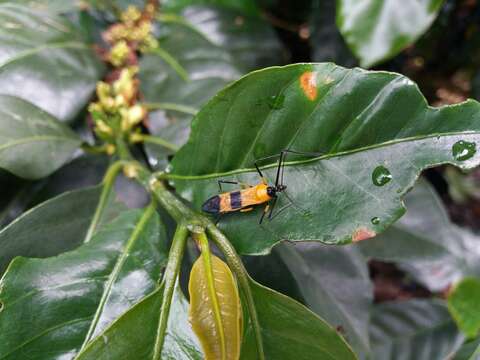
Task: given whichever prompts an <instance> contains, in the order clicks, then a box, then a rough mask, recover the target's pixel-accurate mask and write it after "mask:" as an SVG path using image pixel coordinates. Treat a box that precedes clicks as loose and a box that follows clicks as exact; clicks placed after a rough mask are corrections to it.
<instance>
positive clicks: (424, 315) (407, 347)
mask: <svg viewBox="0 0 480 360" xmlns="http://www.w3.org/2000/svg"><path fill="white" fill-rule="evenodd" d="M370 334H371V339H372V347H373V352H374V357H373V358H374V359H379V360H380V359H382V360H383V359H389V360H397V359H398V360H400V359H415V360H445V359H447V358H449V356H451V354H452V353H453V352H455V351H456V350H457V349H458V348H459V347H460V345H461V344H462V341H463V337H462V336H461V335H460V334H459V333H458V331H457V329H456V327H455V324H454V322H453V320H452V318H451V317H450V315H449V314H448V311H447V308H446V306H445V305H444V304H443V302H440V301H438V300H419V299H416V300H408V301H403V302H391V303H383V304H379V305H377V306H376V307H375V309H374V312H373V315H372V327H371V332H370Z"/></svg>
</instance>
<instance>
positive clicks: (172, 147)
mask: <svg viewBox="0 0 480 360" xmlns="http://www.w3.org/2000/svg"><path fill="white" fill-rule="evenodd" d="M137 137H138V139H139V141H143V142H146V143H151V144H156V145H160V146H163V147H164V148H166V149H168V150H171V151H173V152H177V151H178V147H177V146H176V145H174V144H172V143H170V142H168V141H167V140H164V139H162V138H160V137H158V136H152V135H145V134H138V135H137Z"/></svg>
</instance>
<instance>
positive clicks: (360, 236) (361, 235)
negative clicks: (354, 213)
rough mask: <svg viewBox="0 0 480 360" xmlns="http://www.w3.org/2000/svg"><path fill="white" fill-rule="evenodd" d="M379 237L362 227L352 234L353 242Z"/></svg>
mask: <svg viewBox="0 0 480 360" xmlns="http://www.w3.org/2000/svg"><path fill="white" fill-rule="evenodd" d="M375 235H377V233H376V232H375V231H373V230H370V229H367V228H366V227H361V228H358V229H357V230H355V231H354V232H353V234H352V241H353V242H359V241H362V240H367V239H370V238H372V237H374V236H375Z"/></svg>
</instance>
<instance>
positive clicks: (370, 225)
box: [166, 64, 480, 254]
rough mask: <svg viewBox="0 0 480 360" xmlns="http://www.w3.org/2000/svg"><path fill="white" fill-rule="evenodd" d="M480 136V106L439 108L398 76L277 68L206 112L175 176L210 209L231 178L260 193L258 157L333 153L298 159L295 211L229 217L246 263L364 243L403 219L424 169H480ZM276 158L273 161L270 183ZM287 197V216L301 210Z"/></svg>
mask: <svg viewBox="0 0 480 360" xmlns="http://www.w3.org/2000/svg"><path fill="white" fill-rule="evenodd" d="M272 99H275V105H274V106H272ZM479 131H480V105H479V104H478V103H477V102H476V101H467V102H465V103H462V104H459V105H455V106H446V107H443V108H436V109H435V108H431V107H428V106H427V103H426V101H425V99H424V97H423V96H422V95H421V93H420V92H419V90H418V88H417V86H416V85H415V84H414V83H412V82H411V81H410V80H408V79H407V78H405V77H403V76H401V75H398V74H394V73H387V72H367V71H363V70H361V69H353V70H347V69H344V68H341V67H338V66H335V65H333V64H296V65H290V66H286V67H274V68H268V69H265V70H260V71H256V72H253V73H251V74H249V75H247V76H245V77H244V78H242V79H241V80H239V81H238V82H236V83H234V84H232V85H230V86H229V87H227V88H226V89H224V90H222V91H221V92H220V93H219V94H217V96H216V97H215V98H213V99H212V100H211V101H210V102H209V103H208V104H207V105H206V106H205V107H203V109H202V110H201V111H200V113H199V114H198V115H197V116H196V118H195V119H194V121H193V124H192V134H191V136H190V139H189V141H188V143H187V144H186V145H185V146H184V147H182V149H180V151H179V152H178V153H177V155H176V156H175V158H174V159H173V162H172V168H171V172H170V173H169V174H167V175H166V177H167V178H169V179H171V181H172V184H173V185H174V186H175V187H176V189H177V191H178V192H179V193H180V194H181V195H182V196H184V197H185V198H186V199H188V200H191V201H192V202H193V205H194V207H196V208H197V209H200V208H201V205H202V203H203V202H204V201H206V200H207V199H208V198H209V197H211V196H212V195H215V194H216V193H218V184H217V180H219V179H227V180H231V181H235V180H236V181H240V182H244V183H249V184H258V183H259V182H260V178H259V176H258V174H257V173H256V171H255V169H254V161H255V159H258V158H261V157H264V156H270V155H274V154H279V153H280V151H282V150H283V149H286V148H290V149H292V150H296V151H308V152H322V153H324V154H325V155H323V156H320V157H318V158H313V159H312V158H305V157H304V158H299V157H298V156H292V155H290V156H289V157H288V158H287V160H288V162H287V165H288V166H286V167H285V178H284V183H285V184H286V185H287V186H288V188H287V190H286V193H287V194H288V196H289V197H290V198H291V199H292V200H293V203H294V206H290V207H289V208H288V209H286V210H285V211H283V212H281V213H280V214H279V215H278V216H277V217H275V218H274V219H273V220H272V221H268V220H267V221H265V222H264V223H263V224H262V225H261V226H259V225H258V219H259V217H260V213H261V211H263V209H261V207H259V208H260V209H259V208H257V210H256V211H251V212H248V213H235V214H230V215H228V216H225V217H224V218H223V219H222V220H221V221H220V223H219V227H220V228H221V229H222V230H223V231H224V232H225V233H226V235H227V236H228V237H229V239H230V240H231V241H232V243H233V244H234V245H235V247H236V249H237V251H238V252H240V253H242V254H264V253H266V252H268V251H269V249H270V248H271V247H272V246H273V245H274V244H275V243H277V242H278V241H280V240H290V241H304V240H317V241H322V242H325V243H329V244H339V243H347V242H350V241H361V240H365V239H367V238H370V237H373V236H374V235H375V234H377V233H380V232H381V231H383V230H385V229H386V228H387V227H388V226H389V225H391V224H392V223H393V222H395V221H396V220H397V219H398V218H399V217H400V216H401V215H403V213H404V211H405V209H404V207H403V206H402V202H401V199H402V196H403V195H404V194H405V193H406V192H407V191H408V190H409V189H410V188H411V187H412V186H413V184H414V182H415V180H416V178H417V177H418V175H419V173H420V172H421V170H422V169H425V168H427V167H432V166H435V165H439V164H444V163H452V164H455V165H457V166H459V167H461V168H464V169H466V168H471V167H474V166H476V165H477V164H478V162H479V160H480V157H479V156H478V154H477V153H476V142H478V141H479V140H480V135H479ZM458 147H460V148H461V149H458ZM462 151H465V152H466V153H465V154H464V153H463V152H462ZM275 161H276V160H275V159H269V160H268V161H264V162H262V164H265V166H264V167H263V169H264V170H263V173H264V175H265V176H266V177H267V178H268V180H269V183H273V182H274V180H275V174H276V163H275ZM269 163H270V164H269ZM382 184H383V185H382ZM281 195H282V194H280V200H279V202H278V204H277V206H278V208H279V209H280V208H281V207H282V206H284V205H288V204H289V201H288V199H287V198H286V197H285V196H284V197H282V196H281Z"/></svg>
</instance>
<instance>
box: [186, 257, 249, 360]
mask: <svg viewBox="0 0 480 360" xmlns="http://www.w3.org/2000/svg"><path fill="white" fill-rule="evenodd" d="M188 289H189V292H190V322H191V324H192V328H193V330H194V332H195V334H196V335H197V337H198V338H199V340H200V343H201V344H202V348H203V352H204V354H205V359H206V360H238V359H239V357H240V344H241V342H242V339H241V336H242V308H241V305H240V298H239V295H238V289H237V284H236V281H235V279H234V277H233V274H232V272H231V271H230V269H229V267H228V266H227V264H225V263H224V262H223V261H222V260H220V259H219V258H218V257H216V256H215V255H210V254H206V253H205V252H202V254H201V255H200V257H199V258H198V259H197V260H196V261H195V263H194V264H193V267H192V271H191V273H190V281H189V285H188Z"/></svg>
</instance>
